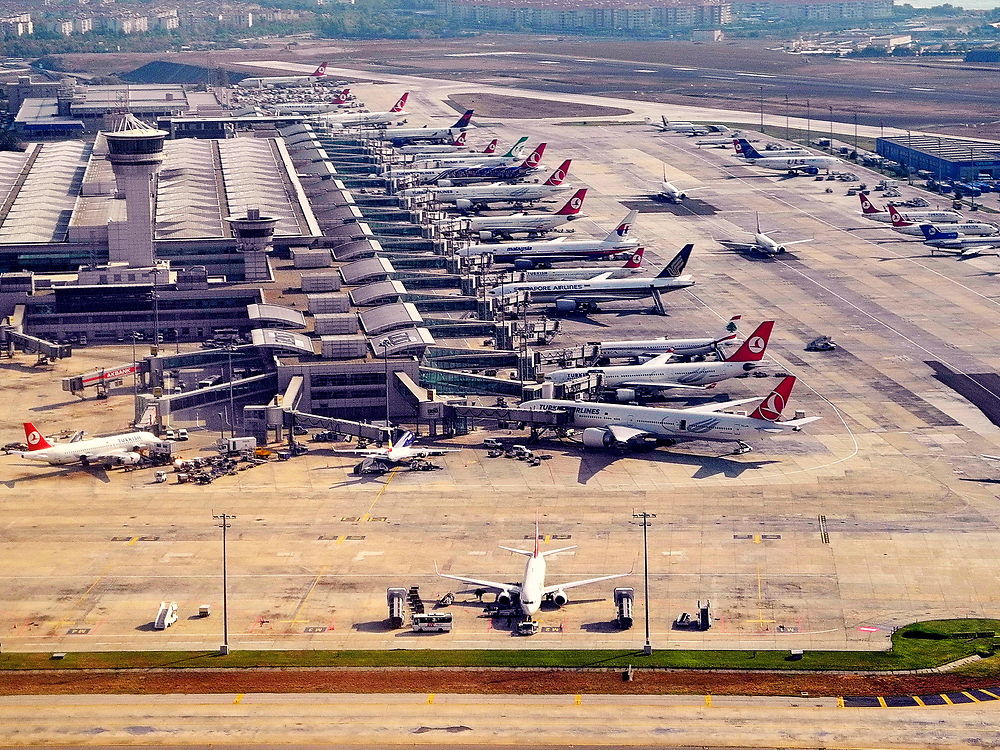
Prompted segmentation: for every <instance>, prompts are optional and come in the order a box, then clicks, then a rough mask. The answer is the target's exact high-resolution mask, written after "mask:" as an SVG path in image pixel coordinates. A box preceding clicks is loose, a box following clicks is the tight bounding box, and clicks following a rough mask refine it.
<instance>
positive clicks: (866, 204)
mask: <svg viewBox="0 0 1000 750" xmlns="http://www.w3.org/2000/svg"><path fill="white" fill-rule="evenodd" d="M858 198H859V199H860V200H861V215H862V216H864V217H865V218H866V219H871V220H872V221H881V222H882V223H884V224H889V223H891V222H892V216H891V215H890V214H889V212H888V211H886V210H884V209H879V208H875V206H873V205H872V202H871V198H870V196H869V195H868V193H858ZM899 213H900V216H902V217H903V221H912V222H914V223H916V224H926V223H928V222H929V223H935V222H937V223H942V224H954V223H956V222H959V221H961V220H962V215H961V214H959V213H956V212H955V211H940V210H932V211H900V212H899Z"/></svg>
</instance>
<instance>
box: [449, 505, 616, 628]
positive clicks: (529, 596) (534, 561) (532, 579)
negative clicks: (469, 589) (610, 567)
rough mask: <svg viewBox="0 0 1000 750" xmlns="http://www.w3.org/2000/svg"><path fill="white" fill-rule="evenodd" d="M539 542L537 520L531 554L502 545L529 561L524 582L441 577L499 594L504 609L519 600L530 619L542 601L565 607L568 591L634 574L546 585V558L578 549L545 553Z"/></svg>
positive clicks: (563, 549)
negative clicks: (533, 546) (515, 599)
mask: <svg viewBox="0 0 1000 750" xmlns="http://www.w3.org/2000/svg"><path fill="white" fill-rule="evenodd" d="M538 542H539V536H538V521H535V548H534V550H533V551H531V552H529V551H528V550H525V549H514V548H513V547H504V546H503V545H499V546H500V549H502V550H506V551H508V552H514V553H515V554H518V555H524V556H526V557H527V558H528V562H527V564H526V565H525V566H524V576H523V577H522V578H521V583H500V582H499V581H487V580H486V579H482V578H470V577H467V576H456V575H451V574H448V573H440V572H439V573H438V575H439V576H441V577H442V578H448V579H451V580H453V581H461V582H462V583H467V584H469V585H470V586H481V587H483V588H486V589H491V590H493V591H496V592H497V603H498V604H502V605H505V606H506V605H510V604H513V603H514V598H515V597H516V598H517V603H518V606H519V607H520V608H521V611H522V612H523V613H524V614H525V615H526V616H527V617H531V616H532V615H534V614H535V613H536V612H537V611H538V610H539V608H541V606H542V602H543V601H546V600H548V601H551V602H552V603H553V604H555V605H556V606H557V607H562V606H563V605H565V604H567V603H568V602H569V597H568V596H567V595H566V590H567V589H575V588H577V587H578V586H586V585H588V584H591V583H600V582H601V581H610V580H612V579H614V578H624V577H625V576H629V575H631V573H614V574H612V575H606V576H597V577H596V578H585V579H583V580H580V581H570V582H569V583H558V584H555V585H552V586H546V585H545V558H546V557H550V556H551V555H555V554H557V553H559V552H566V551H567V550H571V549H576V545H573V546H571V547H560V548H559V549H553V550H546V551H544V552H542V551H541V550H540V549H539V544H538Z"/></svg>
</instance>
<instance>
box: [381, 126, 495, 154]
mask: <svg viewBox="0 0 1000 750" xmlns="http://www.w3.org/2000/svg"><path fill="white" fill-rule="evenodd" d="M468 136H469V133H468V131H467V130H463V131H462V132H461V133H459V134H458V135H457V136H456V137H455V138H453V139H452V141H451V143H417V144H414V145H412V146H400V147H399V148H397V149H396V150H397V151H398V152H399V153H401V154H407V155H412V156H414V157H420V156H424V155H431V154H455V153H460V152H463V149H464V148H465V141H466V139H467V138H468ZM499 142H500V141H499V140H497V139H496V138H494V139H493V140H492V141H490V142H489V143H488V144H487V146H486V148H484V149H483V150H482V152H481V153H484V154H492V153H494V152H495V151H496V150H497V144H498V143H499ZM470 153H474V152H470Z"/></svg>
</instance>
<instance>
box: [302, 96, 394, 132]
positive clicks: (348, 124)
mask: <svg viewBox="0 0 1000 750" xmlns="http://www.w3.org/2000/svg"><path fill="white" fill-rule="evenodd" d="M409 96H410V92H409V91H407V92H405V93H404V94H403V95H402V96H401V97H399V99H398V100H396V103H395V104H393V105H392V109H390V110H389V111H388V112H330V113H324V114H319V115H316V119H317V121H318V122H319V123H320V124H322V125H329V126H330V127H334V128H338V127H339V128H356V127H361V126H362V125H379V124H384V123H387V122H392V121H393V120H395V119H396V118H397V117H400V116H401V115H402V114H403V110H404V109H406V100H407V99H408V98H409Z"/></svg>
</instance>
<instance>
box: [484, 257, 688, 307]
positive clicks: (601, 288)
mask: <svg viewBox="0 0 1000 750" xmlns="http://www.w3.org/2000/svg"><path fill="white" fill-rule="evenodd" d="M692 249H694V245H692V244H687V245H685V246H684V247H683V248H681V251H680V252H679V253H677V255H676V256H674V259H673V260H671V261H670V262H669V263H668V264H667V265H666V266H664V267H663V270H662V271H660V273H658V274H657V275H656V276H638V277H637V276H633V277H630V278H624V279H581V280H576V281H574V280H568V281H519V282H514V283H512V284H502V285H500V286H495V287H493V288H492V289H490V290H489V291H488V292H487V294H489V295H490V296H491V297H506V296H508V295H511V294H516V293H518V292H524V293H525V294H526V295H527V297H528V301H529V302H532V303H535V302H555V303H556V309H557V310H558V311H559V312H573V311H574V310H578V309H580V308H581V307H583V308H585V309H586V310H588V311H594V310H597V306H598V305H599V304H600V303H602V302H618V301H621V300H631V299H645V298H647V297H652V298H653V299H654V300H656V301H657V305H658V306H660V305H661V304H662V303H661V302H660V301H659V298H660V295H662V294H666V293H667V292H673V291H675V290H677V289H686V288H687V287H689V286H694V279H692V278H691V275H690V274H688V275H684V276H682V275H681V274H682V273H683V272H684V267H685V266H686V265H687V262H688V258H690V257H691V250H692Z"/></svg>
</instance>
